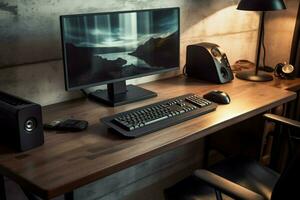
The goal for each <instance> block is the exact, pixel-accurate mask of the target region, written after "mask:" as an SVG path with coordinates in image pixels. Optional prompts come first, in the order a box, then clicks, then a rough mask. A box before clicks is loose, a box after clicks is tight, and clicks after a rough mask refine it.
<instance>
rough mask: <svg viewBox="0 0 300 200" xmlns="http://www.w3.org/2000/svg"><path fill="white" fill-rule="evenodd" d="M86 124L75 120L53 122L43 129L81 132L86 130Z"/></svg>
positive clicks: (83, 121) (45, 125)
mask: <svg viewBox="0 0 300 200" xmlns="http://www.w3.org/2000/svg"><path fill="white" fill-rule="evenodd" d="M87 127H88V122H87V121H85V120H77V119H66V120H54V121H52V122H50V123H48V124H44V128H45V129H47V130H57V131H71V132H77V131H83V130H85V129H87Z"/></svg>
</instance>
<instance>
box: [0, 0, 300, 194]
mask: <svg viewBox="0 0 300 200" xmlns="http://www.w3.org/2000/svg"><path fill="white" fill-rule="evenodd" d="M286 2H287V4H288V10H286V11H279V12H277V13H272V14H267V21H266V43H267V48H268V52H269V53H268V55H269V57H268V58H267V63H268V64H269V63H270V64H272V65H273V64H274V63H276V62H279V61H283V60H288V57H289V51H290V49H289V48H290V43H291V38H292V33H293V32H292V29H293V26H294V21H295V16H296V10H295V9H296V8H297V7H298V6H297V4H298V1H297V0H287V1H286ZM236 4H237V0H184V1H183V0H165V1H161V0H153V1H148V0H110V1H97V0H89V1H84V3H83V1H82V0H73V1H67V0H49V1H41V0H30V1H18V0H0V42H1V43H0V50H1V51H0V65H1V66H6V68H2V69H0V90H4V91H7V92H10V93H13V94H16V95H19V96H22V97H24V98H27V99H30V100H32V101H34V102H37V103H40V104H42V105H48V104H53V103H56V102H61V101H65V100H68V99H73V98H78V97H80V96H81V93H80V92H65V90H64V80H63V66H62V61H61V53H60V52H61V47H60V33H59V23H58V16H59V15H60V14H71V13H85V12H101V11H115V10H130V9H144V8H145V9H146V8H147V9H148V8H160V7H176V6H179V7H180V8H181V67H182V66H183V65H184V63H185V48H186V45H188V44H192V43H198V42H202V41H206V42H213V43H217V44H219V45H220V46H221V47H222V48H223V49H224V51H225V52H226V53H227V56H228V58H229V61H230V63H231V64H233V63H234V62H235V61H236V60H238V59H248V60H252V61H254V60H255V54H256V43H257V27H258V20H259V15H258V14H257V13H254V12H245V11H237V10H236V9H235V8H236ZM286 20H287V21H286ZM275 31H276V34H274V33H275ZM283 43H284V44H283ZM278 49H280V51H278ZM49 60H51V61H49ZM34 62H36V64H29V63H34ZM21 63H27V64H26V65H25V64H21ZM7 66H10V67H7ZM176 73H180V72H175V73H168V74H165V75H156V76H149V77H144V78H139V79H135V80H131V81H130V82H132V83H134V84H138V83H142V82H148V81H152V80H155V79H158V78H165V77H169V76H174V75H175V74H176ZM99 106H100V105H99ZM202 148H203V145H202V142H201V141H199V142H197V143H194V144H192V145H191V144H189V145H186V146H183V147H181V148H178V149H176V150H174V151H170V152H167V153H166V154H163V155H161V156H159V157H157V158H153V159H151V160H149V161H146V162H143V163H141V164H139V165H137V166H133V167H131V168H129V169H127V170H124V171H121V172H120V173H117V174H114V175H112V176H110V177H107V178H106V179H104V180H99V181H97V182H95V183H91V184H90V185H88V186H86V187H83V188H80V189H78V190H77V191H76V192H75V194H76V198H77V199H82V198H91V199H141V198H143V199H153V198H154V199H162V198H163V197H162V189H163V188H164V187H166V186H168V185H170V184H171V183H173V182H174V181H176V180H178V179H180V177H184V176H185V175H186V174H188V173H189V172H191V171H192V170H193V169H195V168H196V167H198V166H200V165H201V155H202V153H203V151H202ZM191 152H192V153H191ZM191 155H192V157H191ZM158 167H159V168H158ZM143 171H147V173H146V174H142V173H141V172H143ZM124 174H125V176H126V175H127V174H129V175H130V176H126V178H124ZM170 177H173V178H170ZM174 177H175V178H174ZM106 183H109V187H107V188H106V189H103V186H105V185H106ZM101 188H102V189H101ZM10 189H11V188H10ZM11 191H12V192H11V193H10V195H11V199H18V198H19V199H23V196H20V195H19V196H18V193H17V192H13V191H14V190H13V189H12V190H11ZM147 195H148V197H147V198H146V197H145V196H147ZM149 195H150V196H149ZM17 196H18V197H17Z"/></svg>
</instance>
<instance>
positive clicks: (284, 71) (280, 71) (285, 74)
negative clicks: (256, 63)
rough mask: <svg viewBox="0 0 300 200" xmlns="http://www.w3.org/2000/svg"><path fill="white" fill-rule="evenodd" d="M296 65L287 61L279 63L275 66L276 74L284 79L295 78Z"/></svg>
mask: <svg viewBox="0 0 300 200" xmlns="http://www.w3.org/2000/svg"><path fill="white" fill-rule="evenodd" d="M295 71H296V70H295V67H294V66H293V65H291V64H287V63H278V64H277V65H276V66H275V68H274V75H275V76H276V77H279V78H282V79H293V78H295Z"/></svg>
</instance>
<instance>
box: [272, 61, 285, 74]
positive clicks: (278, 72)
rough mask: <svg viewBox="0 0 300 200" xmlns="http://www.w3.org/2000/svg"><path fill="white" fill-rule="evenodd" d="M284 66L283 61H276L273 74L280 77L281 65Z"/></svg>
mask: <svg viewBox="0 0 300 200" xmlns="http://www.w3.org/2000/svg"><path fill="white" fill-rule="evenodd" d="M283 66H284V64H283V63H278V64H277V65H276V66H275V69H274V75H275V76H276V77H282V75H283V74H282V67H283Z"/></svg>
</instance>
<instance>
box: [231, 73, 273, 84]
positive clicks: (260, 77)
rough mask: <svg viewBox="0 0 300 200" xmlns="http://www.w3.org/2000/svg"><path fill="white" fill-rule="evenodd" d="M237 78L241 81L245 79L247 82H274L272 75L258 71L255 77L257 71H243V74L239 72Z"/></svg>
mask: <svg viewBox="0 0 300 200" xmlns="http://www.w3.org/2000/svg"><path fill="white" fill-rule="evenodd" d="M235 76H236V77H237V78H239V79H243V80H247V81H255V82H265V81H272V80H273V76H272V75H270V74H267V73H265V72H261V71H258V74H257V75H255V71H242V72H237V73H236V75H235Z"/></svg>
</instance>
